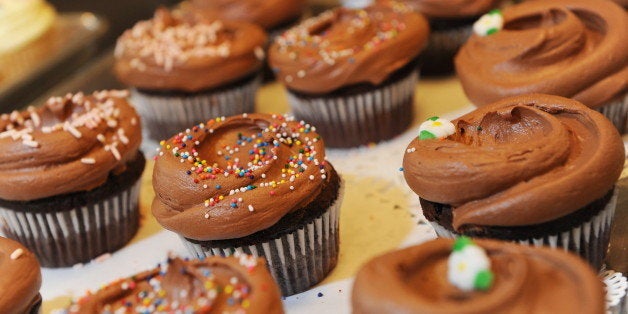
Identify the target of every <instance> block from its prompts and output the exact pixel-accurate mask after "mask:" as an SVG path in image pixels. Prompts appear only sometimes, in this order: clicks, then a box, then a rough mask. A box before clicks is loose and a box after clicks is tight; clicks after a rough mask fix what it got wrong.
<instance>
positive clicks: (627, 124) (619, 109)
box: [597, 93, 628, 134]
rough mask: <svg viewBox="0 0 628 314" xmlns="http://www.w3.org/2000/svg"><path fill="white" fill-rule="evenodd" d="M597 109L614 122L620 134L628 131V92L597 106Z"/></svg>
mask: <svg viewBox="0 0 628 314" xmlns="http://www.w3.org/2000/svg"><path fill="white" fill-rule="evenodd" d="M597 111H599V112H600V113H602V114H603V115H604V116H605V117H607V118H608V119H609V120H611V122H613V124H614V125H615V127H616V128H617V130H618V131H619V134H624V133H627V132H628V93H625V94H624V95H623V96H622V97H620V98H618V99H616V100H614V101H611V102H609V103H607V104H605V105H603V106H601V107H599V108H597Z"/></svg>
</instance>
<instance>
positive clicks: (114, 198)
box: [0, 178, 140, 267]
mask: <svg viewBox="0 0 628 314" xmlns="http://www.w3.org/2000/svg"><path fill="white" fill-rule="evenodd" d="M139 192H140V180H139V178H138V180H137V182H135V184H133V185H131V186H130V187H129V188H127V189H124V190H122V191H120V192H118V193H116V194H114V195H111V196H109V197H107V198H104V199H103V200H100V201H97V202H94V203H91V204H88V205H85V206H80V207H75V208H71V209H68V210H54V209H52V210H49V211H41V212H35V211H20V210H14V209H9V208H3V207H0V221H1V222H2V223H3V224H4V225H3V226H2V231H3V232H4V233H5V234H6V235H7V236H8V237H9V238H12V239H14V240H17V241H18V242H20V243H22V244H23V245H24V246H26V247H27V248H28V249H29V250H30V251H32V252H33V253H35V255H36V256H37V258H38V260H39V262H40V264H41V265H42V266H43V267H68V266H72V265H75V264H78V263H84V262H89V261H90V260H91V259H93V258H95V257H98V256H99V255H101V254H104V253H108V252H113V251H115V250H117V249H119V248H121V247H122V246H124V245H125V244H126V243H128V242H129V241H130V240H131V238H132V237H133V236H134V235H135V233H136V232H137V229H138V225H139V211H138V203H139Z"/></svg>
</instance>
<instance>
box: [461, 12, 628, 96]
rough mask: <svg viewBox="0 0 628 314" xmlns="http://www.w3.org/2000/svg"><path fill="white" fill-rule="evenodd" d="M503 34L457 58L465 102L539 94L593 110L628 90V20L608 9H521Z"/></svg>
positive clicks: (476, 42)
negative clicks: (569, 100)
mask: <svg viewBox="0 0 628 314" xmlns="http://www.w3.org/2000/svg"><path fill="white" fill-rule="evenodd" d="M503 13H504V26H503V29H502V30H500V31H498V32H497V33H495V34H492V35H489V36H479V35H473V36H472V37H471V38H470V39H469V41H468V42H467V43H466V44H465V45H464V46H463V47H462V48H461V50H460V51H459V53H458V55H457V56H456V58H455V63H456V70H457V72H458V76H459V77H460V80H461V82H462V86H463V88H464V91H465V93H466V94H467V96H468V97H469V99H470V100H471V101H472V102H473V103H474V104H476V105H478V106H483V105H486V104H488V103H491V102H493V101H496V100H498V99H500V98H503V97H506V96H511V95H519V94H526V93H545V94H551V95H560V96H564V97H569V98H574V99H576V100H578V101H580V102H582V103H583V104H585V105H587V106H589V107H593V108H595V107H598V106H600V105H603V104H604V103H607V102H609V101H612V100H614V98H617V97H619V96H622V95H623V94H625V93H626V91H627V88H628V66H627V65H628V32H627V31H626V30H627V29H628V15H627V14H626V12H625V11H624V9H623V8H621V7H620V6H618V5H617V4H615V3H613V2H612V1H588V0H555V1H527V2H524V3H522V4H519V5H516V6H512V7H508V8H506V9H505V10H504V11H503Z"/></svg>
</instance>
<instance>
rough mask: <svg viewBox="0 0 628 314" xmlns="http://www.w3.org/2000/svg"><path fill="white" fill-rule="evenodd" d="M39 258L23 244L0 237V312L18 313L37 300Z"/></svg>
mask: <svg viewBox="0 0 628 314" xmlns="http://www.w3.org/2000/svg"><path fill="white" fill-rule="evenodd" d="M40 286H41V270H40V266H39V262H38V261H37V258H36V257H35V255H34V254H33V253H31V252H30V251H28V249H26V247H24V246H23V245H21V244H20V243H18V242H15V241H13V240H10V239H7V238H3V237H0V312H1V313H6V314H22V313H28V312H29V311H31V309H32V308H33V306H35V305H36V303H37V302H39V301H41V297H40V296H39V287H40Z"/></svg>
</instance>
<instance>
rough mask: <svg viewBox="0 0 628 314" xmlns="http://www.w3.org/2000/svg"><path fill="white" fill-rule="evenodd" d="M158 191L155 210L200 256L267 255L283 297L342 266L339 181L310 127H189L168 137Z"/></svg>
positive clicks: (268, 121) (243, 120) (157, 173)
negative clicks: (339, 234) (339, 256)
mask: <svg viewBox="0 0 628 314" xmlns="http://www.w3.org/2000/svg"><path fill="white" fill-rule="evenodd" d="M153 188H154V189H155V194H156V196H155V199H154V201H153V205H152V211H153V215H154V216H155V218H157V221H158V222H159V223H160V224H161V225H162V226H164V227H165V228H166V229H169V230H171V231H173V232H175V233H177V234H179V235H180V236H181V237H182V239H183V241H184V244H185V245H186V246H187V247H188V249H189V250H190V251H191V252H192V253H193V254H194V255H195V256H198V257H204V256H211V255H231V254H233V253H234V252H244V253H247V254H253V255H255V256H263V257H264V258H266V260H268V263H269V265H268V266H269V268H270V271H271V273H272V274H273V276H274V277H275V279H277V281H278V282H279V285H280V286H281V290H282V293H283V295H284V296H288V295H292V294H295V293H298V292H301V291H304V290H306V289H308V288H309V287H311V286H312V285H314V284H316V283H318V282H319V281H321V280H322V279H323V278H324V277H325V276H326V275H327V274H328V273H329V272H330V271H331V270H332V269H333V268H334V267H335V265H336V261H337V259H338V215H339V210H340V208H339V207H340V203H341V199H342V195H341V194H342V189H341V180H340V177H339V176H338V174H337V173H336V172H335V170H334V168H333V167H332V165H331V164H330V163H328V162H327V161H325V148H324V143H323V140H322V139H321V138H320V136H319V135H318V133H316V129H315V128H314V127H312V126H310V125H309V124H307V123H304V122H297V121H295V120H294V119H293V118H290V117H284V116H279V115H272V116H271V115H269V114H248V115H247V114H243V115H239V116H232V117H228V118H217V119H214V120H210V121H208V122H207V123H206V124H200V125H197V126H194V127H191V128H190V129H187V130H186V131H185V132H182V133H179V134H178V135H175V136H174V137H172V138H170V139H169V140H168V141H164V142H162V143H161V151H160V153H159V156H158V158H157V160H156V162H155V169H154V172H153Z"/></svg>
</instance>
